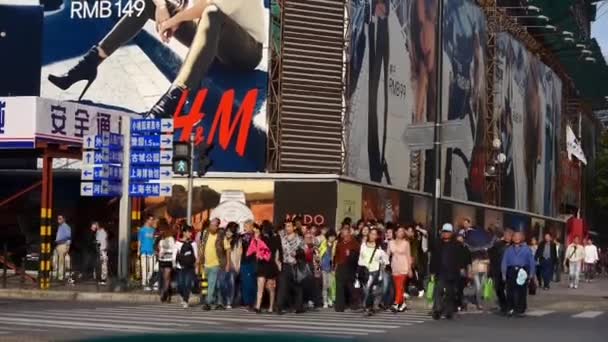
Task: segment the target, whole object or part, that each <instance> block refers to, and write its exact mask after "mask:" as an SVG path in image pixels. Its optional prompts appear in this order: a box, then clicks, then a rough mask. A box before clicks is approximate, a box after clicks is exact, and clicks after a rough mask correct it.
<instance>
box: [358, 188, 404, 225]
mask: <svg viewBox="0 0 608 342" xmlns="http://www.w3.org/2000/svg"><path fill="white" fill-rule="evenodd" d="M361 208H362V209H361V210H362V213H363V219H364V220H366V221H377V222H385V223H387V222H393V223H398V222H400V221H399V212H400V210H401V206H400V193H399V192H398V191H394V190H388V189H382V188H377V187H373V186H363V200H362V207H361Z"/></svg>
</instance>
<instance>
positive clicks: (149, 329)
mask: <svg viewBox="0 0 608 342" xmlns="http://www.w3.org/2000/svg"><path fill="white" fill-rule="evenodd" d="M30 317H31V316H30ZM0 319H1V320H3V321H4V322H12V323H25V324H29V325H33V326H37V325H42V324H50V325H51V326H53V324H55V325H62V326H74V327H86V328H93V327H94V328H101V329H104V330H108V329H109V330H110V331H111V330H115V329H122V330H138V331H146V332H163V331H181V330H180V329H170V328H154V327H146V326H137V325H120V324H103V323H94V322H91V323H84V322H71V321H62V320H57V319H53V320H47V319H39V318H34V319H30V318H17V317H11V316H7V315H0ZM123 323H124V322H123ZM21 325H23V324H21Z"/></svg>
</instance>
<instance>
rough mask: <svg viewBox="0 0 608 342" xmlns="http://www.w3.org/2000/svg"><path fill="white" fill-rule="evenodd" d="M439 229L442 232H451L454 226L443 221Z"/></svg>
mask: <svg viewBox="0 0 608 342" xmlns="http://www.w3.org/2000/svg"><path fill="white" fill-rule="evenodd" d="M441 231H442V232H453V231H454V227H453V226H452V224H451V223H444V224H443V227H441Z"/></svg>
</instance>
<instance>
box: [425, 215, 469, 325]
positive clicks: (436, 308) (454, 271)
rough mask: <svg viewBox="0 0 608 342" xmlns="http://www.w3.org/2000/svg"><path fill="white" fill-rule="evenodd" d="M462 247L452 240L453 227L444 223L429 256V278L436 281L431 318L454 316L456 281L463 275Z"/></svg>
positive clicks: (449, 317)
mask: <svg viewBox="0 0 608 342" xmlns="http://www.w3.org/2000/svg"><path fill="white" fill-rule="evenodd" d="M462 256H463V253H462V245H461V244H460V243H458V242H457V241H456V240H455V239H454V227H453V226H452V225H451V224H449V223H446V224H444V225H443V227H442V228H441V239H440V240H439V242H438V243H437V245H436V246H435V248H434V249H433V253H432V254H431V265H430V266H431V276H434V277H435V279H436V284H435V294H434V304H433V318H434V319H440V318H441V315H442V314H443V315H445V317H446V318H447V319H451V318H452V317H453V316H454V310H455V309H454V305H455V296H454V295H455V292H456V290H457V288H458V281H459V279H460V277H461V276H462V275H464V274H465V267H466V265H465V262H464V260H462Z"/></svg>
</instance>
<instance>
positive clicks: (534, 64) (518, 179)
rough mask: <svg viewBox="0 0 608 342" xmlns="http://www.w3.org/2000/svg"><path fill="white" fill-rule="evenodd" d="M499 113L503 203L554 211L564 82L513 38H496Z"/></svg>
mask: <svg viewBox="0 0 608 342" xmlns="http://www.w3.org/2000/svg"><path fill="white" fill-rule="evenodd" d="M497 45H498V49H497V57H498V60H497V68H498V72H497V74H496V75H497V77H496V85H495V87H496V93H497V94H498V95H497V97H496V101H495V110H496V113H495V114H496V115H498V116H499V117H500V127H501V141H502V149H503V152H504V153H505V154H506V156H507V161H506V163H505V164H504V166H503V168H502V169H503V170H504V173H503V175H502V177H503V180H502V184H503V188H502V190H501V192H502V205H503V206H506V207H510V208H514V209H518V210H524V211H529V212H534V213H539V214H545V215H549V216H552V215H554V214H555V213H556V198H557V196H556V184H557V183H556V182H557V174H558V173H557V170H558V167H559V162H558V155H559V154H558V151H559V141H560V139H559V138H558V136H559V132H561V128H560V126H559V122H560V121H561V117H560V113H561V110H562V103H561V92H562V85H561V80H560V79H559V78H558V77H557V75H556V74H555V73H554V72H553V71H552V70H551V69H550V68H549V67H547V66H546V65H544V64H543V63H542V62H541V61H540V60H539V59H538V57H536V56H534V55H532V54H531V53H530V52H529V51H528V50H526V48H525V47H524V46H523V45H522V44H521V43H519V42H518V41H517V40H516V39H515V38H513V37H512V36H510V35H509V34H506V33H501V34H499V35H498V38H497Z"/></svg>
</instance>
